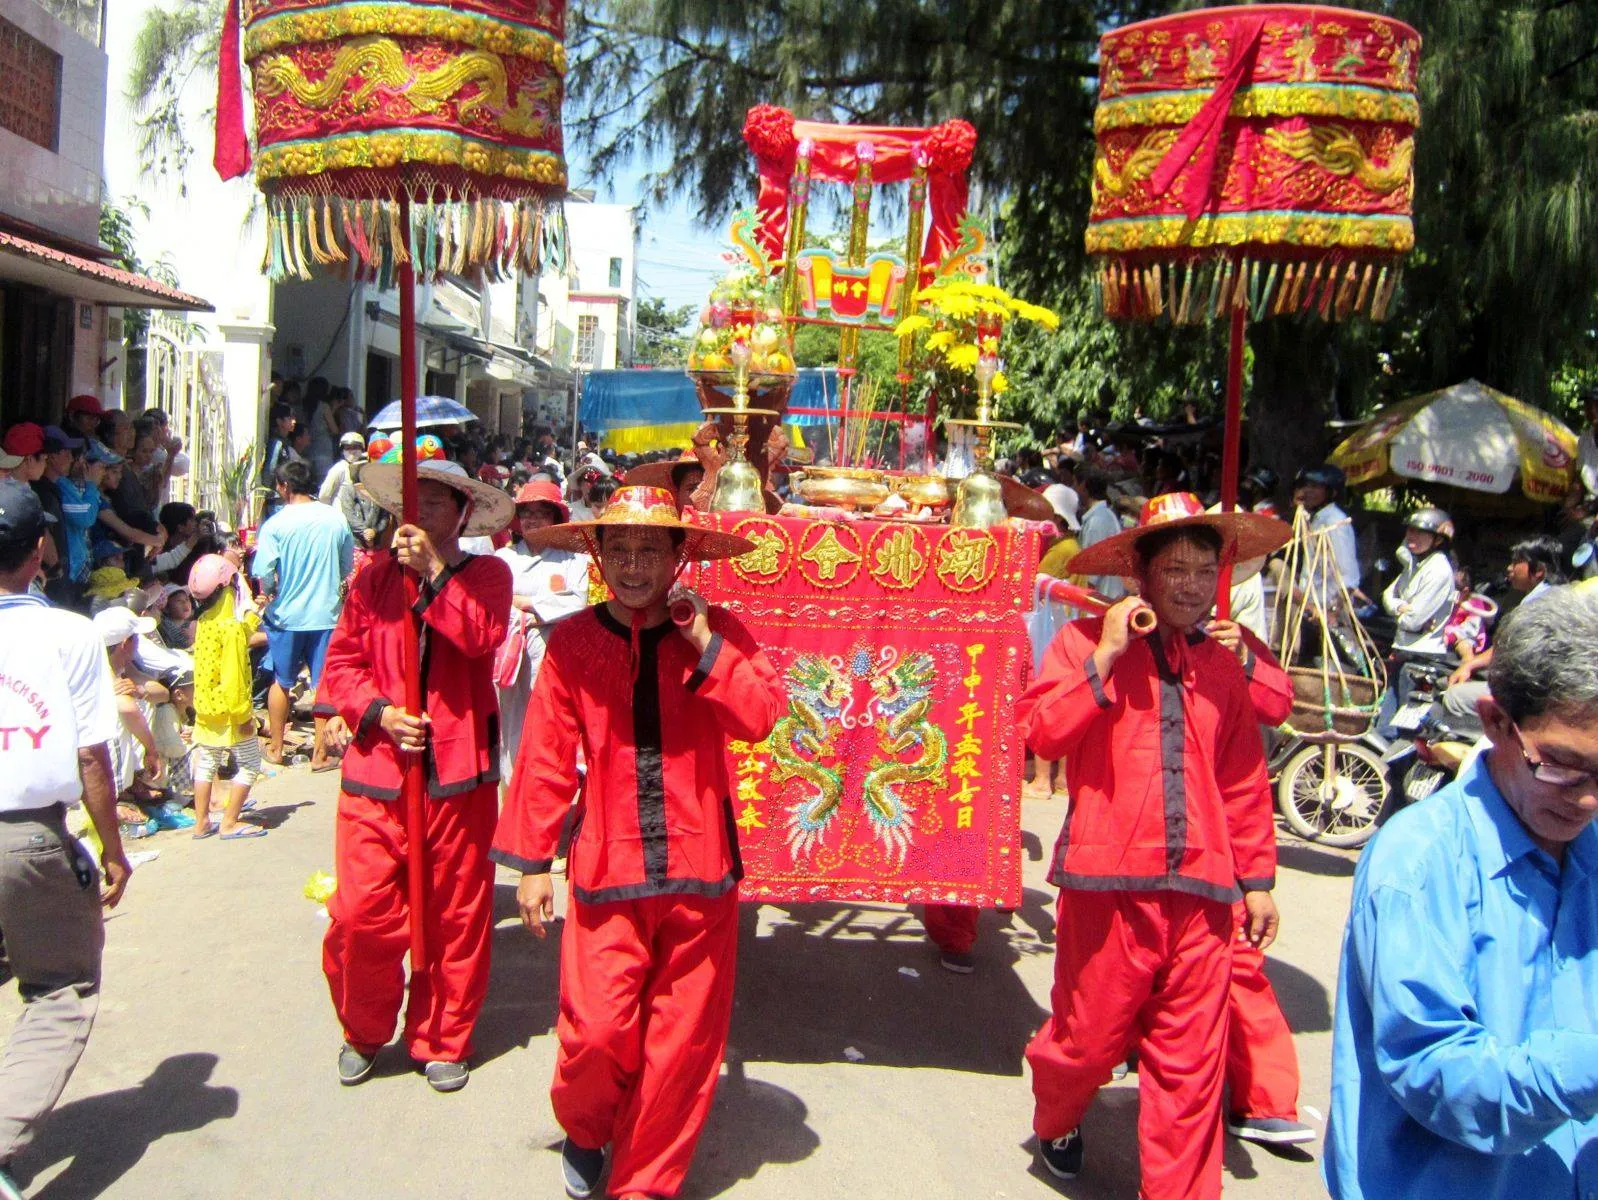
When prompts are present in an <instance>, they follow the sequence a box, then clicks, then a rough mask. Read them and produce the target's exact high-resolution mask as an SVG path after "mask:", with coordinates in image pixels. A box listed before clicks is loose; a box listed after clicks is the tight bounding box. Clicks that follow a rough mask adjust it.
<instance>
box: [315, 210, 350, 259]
mask: <svg viewBox="0 0 1598 1200" xmlns="http://www.w3.org/2000/svg"><path fill="white" fill-rule="evenodd" d="M322 241H323V242H324V243H325V244H326V246H327V252H328V253H329V254H331V255H332V256H333V257H334V258H335V259H336V260H337V261H338V263H339V265H340V266H342V265H344V264H345V263H347V262H349V260H350V256H349V255H348V254H346V253H345V252H344V247H342V246H340V245H339V244H338V238H337V237H335V236H334V233H333V198H332V197H331V196H324V197H322Z"/></svg>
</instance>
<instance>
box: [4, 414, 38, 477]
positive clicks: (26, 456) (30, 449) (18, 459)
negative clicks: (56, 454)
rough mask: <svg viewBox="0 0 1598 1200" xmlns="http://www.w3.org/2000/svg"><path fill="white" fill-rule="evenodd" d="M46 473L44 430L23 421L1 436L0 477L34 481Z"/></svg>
mask: <svg viewBox="0 0 1598 1200" xmlns="http://www.w3.org/2000/svg"><path fill="white" fill-rule="evenodd" d="M43 474H44V430H43V429H41V428H39V426H37V425H35V424H33V423H32V422H30V421H22V422H20V423H18V424H16V425H13V426H11V428H10V429H7V430H6V433H5V437H4V438H0V479H15V480H16V481H17V482H18V483H32V482H33V481H34V480H35V479H38V478H39V476H41V475H43Z"/></svg>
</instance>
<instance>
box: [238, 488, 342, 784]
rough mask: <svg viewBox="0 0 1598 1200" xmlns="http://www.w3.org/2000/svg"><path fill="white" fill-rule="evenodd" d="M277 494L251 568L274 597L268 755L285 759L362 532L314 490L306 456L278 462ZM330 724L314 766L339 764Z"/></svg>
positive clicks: (319, 739)
mask: <svg viewBox="0 0 1598 1200" xmlns="http://www.w3.org/2000/svg"><path fill="white" fill-rule="evenodd" d="M277 496H278V499H279V500H280V501H281V502H282V507H281V508H279V509H278V511H277V512H276V513H274V514H273V515H272V516H271V517H268V518H267V520H266V522H265V523H264V524H263V525H262V526H261V534H260V538H259V541H258V542H257V544H256V549H255V561H254V563H253V565H252V566H251V571H252V572H253V574H254V575H255V578H256V579H258V580H259V581H260V582H261V587H262V590H263V591H265V592H266V593H267V594H268V595H270V596H271V597H272V603H271V604H270V605H269V606H268V607H267V610H266V616H265V625H266V640H267V646H268V648H269V649H270V651H271V654H272V687H271V689H270V690H269V691H268V692H267V697H266V718H267V728H268V733H269V738H268V743H267V750H266V759H267V761H268V762H272V763H277V764H279V765H281V764H282V762H283V734H284V732H285V731H286V730H287V728H288V723H289V713H290V710H291V708H292V700H291V699H290V696H289V692H290V690H291V689H292V688H293V687H294V684H295V682H296V681H297V680H298V679H299V677H300V668H301V667H305V668H308V669H309V671H310V674H311V687H312V688H313V689H314V688H315V687H316V685H317V684H318V683H320V682H321V679H322V659H323V657H324V656H325V655H326V654H327V643H328V640H329V639H330V638H331V637H332V636H333V627H334V626H335V625H337V624H338V615H339V612H340V610H341V609H342V608H343V607H344V581H345V580H346V579H348V578H349V574H350V571H351V570H352V569H353V568H354V566H355V539H354V538H353V537H351V536H350V527H349V525H348V523H346V522H345V520H344V518H343V517H342V516H341V515H339V514H338V513H336V512H334V511H333V509H331V508H330V507H328V506H327V505H326V504H318V503H317V501H316V497H315V496H314V495H312V494H311V469H310V467H308V466H307V465H306V464H305V463H302V462H287V463H284V464H283V465H282V466H280V467H278V469H277ZM326 726H327V720H326V718H322V717H319V718H317V721H316V742H315V744H314V746H313V747H312V749H311V769H312V770H313V771H324V770H327V769H329V768H331V767H332V766H334V765H336V764H334V763H332V762H330V761H329V759H328V757H327V747H326V744H325V740H324V734H325V733H326Z"/></svg>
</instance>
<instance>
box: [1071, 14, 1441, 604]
mask: <svg viewBox="0 0 1598 1200" xmlns="http://www.w3.org/2000/svg"><path fill="white" fill-rule="evenodd" d="M1419 55H1420V35H1419V34H1417V33H1416V32H1415V31H1414V30H1413V29H1411V28H1410V27H1409V26H1408V25H1405V24H1403V23H1402V22H1399V21H1394V20H1392V19H1391V18H1389V17H1386V16H1384V15H1381V14H1377V13H1365V12H1354V11H1351V10H1348V9H1337V8H1323V7H1321V6H1319V5H1311V4H1246V5H1237V6H1235V7H1231V8H1215V9H1204V10H1201V11H1196V12H1182V13H1176V14H1174V15H1172V16H1167V17H1158V18H1155V19H1153V20H1149V21H1141V22H1138V23H1137V24H1133V25H1127V26H1124V27H1122V28H1119V29H1112V30H1110V31H1109V32H1108V33H1106V34H1105V35H1104V36H1103V37H1102V38H1101V39H1100V41H1099V104H1098V108H1097V110H1096V111H1095V112H1094V116H1093V128H1094V133H1095V135H1096V138H1097V141H1098V151H1097V154H1096V157H1095V160H1094V163H1093V208H1092V213H1091V216H1090V218H1089V221H1088V229H1087V251H1088V253H1089V254H1090V255H1092V256H1093V257H1094V258H1096V259H1097V260H1098V262H1099V266H1098V271H1097V274H1098V291H1099V294H1100V298H1101V300H1102V302H1103V305H1104V311H1105V314H1106V315H1107V316H1110V317H1113V318H1116V319H1120V320H1154V319H1157V318H1167V319H1169V320H1171V321H1174V322H1177V323H1195V322H1198V321H1213V320H1226V321H1228V322H1229V325H1230V333H1231V340H1230V353H1229V357H1228V363H1227V375H1226V432H1225V440H1224V443H1223V453H1222V465H1221V500H1222V504H1223V506H1224V507H1225V508H1226V509H1227V510H1228V511H1230V510H1231V509H1232V508H1233V507H1234V506H1235V504H1236V502H1237V476H1238V445H1239V441H1240V439H1241V426H1242V408H1243V335H1244V323H1245V321H1246V320H1249V319H1252V320H1256V321H1258V320H1261V319H1263V318H1265V317H1272V316H1285V315H1288V314H1292V315H1295V316H1299V317H1301V318H1305V319H1307V318H1309V317H1311V316H1312V315H1313V316H1315V317H1318V318H1319V319H1320V320H1323V321H1341V320H1344V319H1345V318H1347V317H1350V316H1353V315H1355V314H1359V313H1368V314H1369V315H1370V316H1371V318H1372V319H1374V320H1381V319H1382V318H1383V317H1385V316H1386V315H1387V312H1388V310H1389V308H1390V307H1391V305H1392V302H1393V298H1394V296H1395V295H1396V293H1397V290H1398V282H1399V277H1400V262H1401V260H1402V258H1403V256H1404V255H1405V254H1406V253H1408V251H1409V250H1410V248H1411V247H1412V246H1413V244H1414V240H1415V235H1414V227H1413V224H1412V222H1411V219H1410V210H1411V205H1412V201H1413V197H1414V190H1415V176H1414V157H1415V129H1416V126H1417V125H1418V124H1419V121H1420V104H1419V101H1418V100H1417V99H1416V95H1415V68H1416V64H1417V62H1418V60H1419ZM1228 594H1229V587H1228V583H1227V580H1226V579H1223V580H1222V583H1221V588H1220V602H1219V604H1218V606H1217V607H1218V609H1219V611H1220V614H1221V615H1222V616H1223V617H1224V616H1225V615H1226V614H1227V608H1228V604H1227V597H1228Z"/></svg>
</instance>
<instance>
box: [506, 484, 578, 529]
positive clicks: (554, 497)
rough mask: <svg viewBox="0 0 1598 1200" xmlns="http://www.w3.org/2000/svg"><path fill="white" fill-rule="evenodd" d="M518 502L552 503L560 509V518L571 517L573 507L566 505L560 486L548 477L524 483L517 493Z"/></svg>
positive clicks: (566, 519)
mask: <svg viewBox="0 0 1598 1200" xmlns="http://www.w3.org/2000/svg"><path fill="white" fill-rule="evenodd" d="M516 503H517V504H518V505H522V504H552V505H554V506H555V507H556V508H557V509H559V510H560V519H561V520H563V521H568V520H570V519H571V509H570V508H568V507H567V506H566V501H565V499H564V498H563V497H562V496H561V494H560V488H558V487H557V486H555V485H554V484H553V483H551V482H549V480H547V479H529V480H528V481H527V482H526V483H524V484H522V486H521V489H520V490H519V491H517V493H516Z"/></svg>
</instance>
